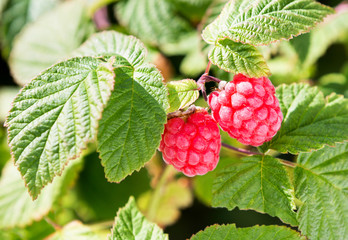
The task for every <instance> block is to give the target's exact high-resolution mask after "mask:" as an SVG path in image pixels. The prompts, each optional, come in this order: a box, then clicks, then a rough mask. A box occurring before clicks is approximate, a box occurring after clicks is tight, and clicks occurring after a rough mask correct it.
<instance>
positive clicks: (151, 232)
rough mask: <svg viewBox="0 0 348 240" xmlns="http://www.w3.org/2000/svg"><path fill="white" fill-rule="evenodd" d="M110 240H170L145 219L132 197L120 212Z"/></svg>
mask: <svg viewBox="0 0 348 240" xmlns="http://www.w3.org/2000/svg"><path fill="white" fill-rule="evenodd" d="M109 239H110V240H116V239H137V240H150V239H151V240H162V239H163V240H168V236H167V234H164V233H163V231H162V229H160V228H159V227H158V226H157V225H155V224H154V223H150V222H149V221H147V220H146V219H145V217H144V216H143V215H142V214H141V213H140V212H139V210H138V208H137V206H136V204H135V200H134V198H133V197H131V198H130V199H129V201H128V203H127V205H126V206H125V207H124V208H121V209H120V210H119V211H118V213H117V216H116V218H115V224H114V226H113V228H112V233H111V236H109Z"/></svg>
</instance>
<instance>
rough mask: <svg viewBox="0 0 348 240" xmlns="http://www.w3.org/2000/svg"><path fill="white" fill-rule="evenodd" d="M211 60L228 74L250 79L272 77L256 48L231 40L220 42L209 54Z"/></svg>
mask: <svg viewBox="0 0 348 240" xmlns="http://www.w3.org/2000/svg"><path fill="white" fill-rule="evenodd" d="M209 59H210V61H211V62H212V63H213V64H215V65H217V66H218V67H219V68H221V69H223V70H225V71H228V72H233V73H243V74H245V75H248V76H250V77H262V76H267V75H270V71H269V68H268V66H267V64H266V61H265V59H264V58H263V56H262V55H261V53H260V52H259V51H258V50H257V49H256V48H255V47H254V46H251V45H248V44H242V43H238V42H234V41H232V40H230V39H222V40H218V41H217V43H216V46H215V47H214V48H212V49H211V50H210V52H209Z"/></svg>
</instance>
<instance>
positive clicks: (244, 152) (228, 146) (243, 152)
mask: <svg viewBox="0 0 348 240" xmlns="http://www.w3.org/2000/svg"><path fill="white" fill-rule="evenodd" d="M221 146H223V147H225V148H228V149H231V150H233V151H236V152H239V153H242V154H247V155H262V154H261V153H258V152H252V151H248V150H245V149H242V148H236V147H233V146H231V145H228V144H226V143H221Z"/></svg>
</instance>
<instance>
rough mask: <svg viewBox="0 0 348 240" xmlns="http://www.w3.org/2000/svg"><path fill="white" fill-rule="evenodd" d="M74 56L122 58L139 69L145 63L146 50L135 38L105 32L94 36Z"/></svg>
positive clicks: (113, 32)
mask: <svg viewBox="0 0 348 240" xmlns="http://www.w3.org/2000/svg"><path fill="white" fill-rule="evenodd" d="M73 55H74V56H77V57H82V56H92V57H101V56H122V57H123V58H124V59H126V60H127V61H128V62H129V63H130V64H131V65H133V66H134V67H138V66H141V65H142V64H143V63H144V60H145V58H146V48H145V46H144V44H143V43H142V42H141V41H139V40H138V39H137V38H135V37H133V36H127V35H124V34H121V33H118V32H115V31H104V32H100V33H96V34H94V35H92V36H91V37H90V38H89V39H88V40H87V41H86V42H85V43H83V44H82V45H81V47H79V48H78V49H77V50H76V51H75V52H74V53H73Z"/></svg>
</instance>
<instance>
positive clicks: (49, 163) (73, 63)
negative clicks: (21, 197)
mask: <svg viewBox="0 0 348 240" xmlns="http://www.w3.org/2000/svg"><path fill="white" fill-rule="evenodd" d="M111 65H112V62H107V63H104V62H102V60H99V59H94V58H91V57H84V58H73V59H70V60H67V61H65V62H62V63H59V64H56V65H54V66H53V67H51V68H49V69H48V70H46V71H45V72H43V73H42V74H40V75H39V76H37V77H36V78H35V79H33V81H31V82H30V84H28V85H27V86H25V87H24V88H23V89H22V91H21V92H20V93H19V95H18V96H17V97H16V98H15V100H14V102H13V107H12V109H11V111H10V113H9V116H8V119H7V125H8V126H9V143H10V145H11V150H12V156H13V158H14V160H15V164H16V165H17V166H18V169H19V171H20V172H21V174H22V176H23V178H24V181H25V183H26V185H27V187H28V189H29V192H30V194H31V195H32V196H33V198H36V197H37V196H38V194H39V193H40V191H41V189H42V188H43V187H44V186H45V185H47V183H49V182H51V181H52V180H53V178H54V176H56V175H60V174H61V173H62V171H63V168H64V166H65V165H66V163H67V162H68V160H70V159H73V158H76V157H77V156H78V155H79V154H80V151H81V149H82V148H84V147H85V146H86V142H87V141H90V140H92V139H93V138H94V137H95V135H96V128H97V125H98V118H99V117H100V115H101V111H102V110H103V107H104V105H105V104H106V102H107V100H108V98H109V95H110V92H111V89H112V87H113V82H114V73H113V72H112V67H111Z"/></svg>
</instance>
